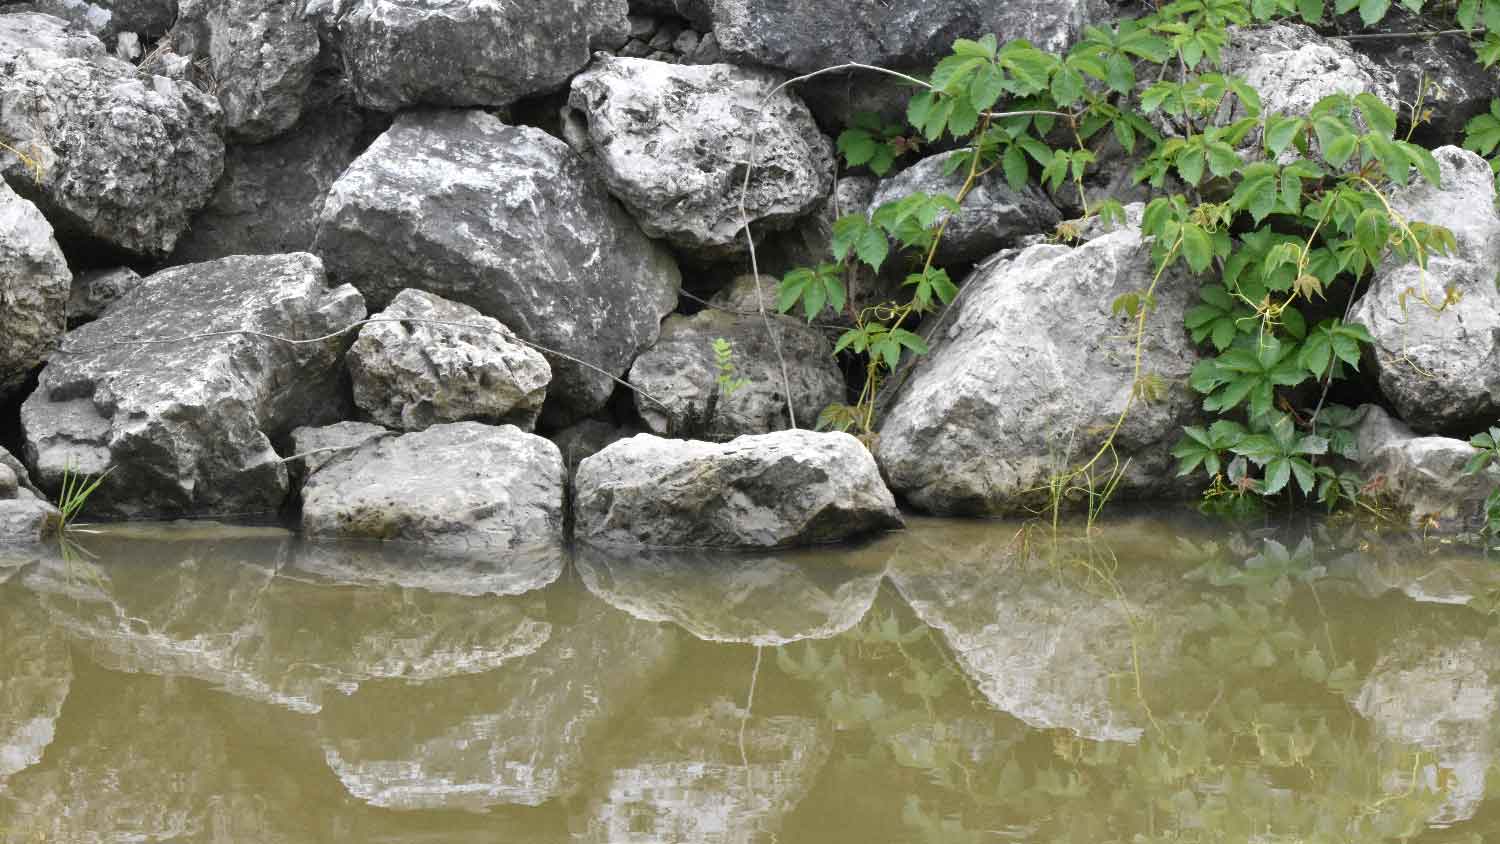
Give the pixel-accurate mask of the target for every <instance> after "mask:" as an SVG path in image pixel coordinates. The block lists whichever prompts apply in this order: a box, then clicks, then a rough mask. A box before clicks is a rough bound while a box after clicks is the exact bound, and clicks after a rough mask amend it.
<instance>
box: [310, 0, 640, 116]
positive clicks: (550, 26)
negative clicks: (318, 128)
mask: <svg viewBox="0 0 1500 844" xmlns="http://www.w3.org/2000/svg"><path fill="white" fill-rule="evenodd" d="M625 12H626V3H625V0H549V2H546V3H513V2H506V0H471V1H470V2H448V0H357V2H355V3H354V4H353V6H352V8H351V9H350V10H349V11H348V12H347V14H345V15H343V16H342V17H341V18H340V20H339V21H338V39H337V40H338V48H339V51H340V53H341V54H342V56H343V60H344V70H345V72H346V74H347V75H348V77H349V82H350V84H351V85H352V86H353V88H354V93H355V97H356V98H357V99H358V101H359V104H360V105H361V106H363V107H365V108H372V109H378V110H381V111H395V110H396V109H401V108H409V107H411V106H414V105H437V106H501V105H507V104H509V103H512V102H514V101H515V100H518V99H520V98H521V97H525V96H529V95H531V94H540V93H545V92H547V91H551V90H555V89H557V88H561V87H562V86H564V85H566V84H567V81H568V78H569V77H571V76H572V75H573V74H574V73H577V72H578V71H579V70H580V69H582V68H583V66H584V65H586V64H588V61H589V51H590V49H591V47H592V45H593V43H594V42H595V41H596V40H597V39H599V38H601V37H602V36H605V35H607V34H608V33H613V32H621V31H625V30H628V26H629V24H627V23H626V20H625Z"/></svg>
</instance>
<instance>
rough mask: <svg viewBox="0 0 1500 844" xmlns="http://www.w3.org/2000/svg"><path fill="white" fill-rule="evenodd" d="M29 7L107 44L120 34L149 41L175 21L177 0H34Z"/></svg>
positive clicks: (164, 32)
mask: <svg viewBox="0 0 1500 844" xmlns="http://www.w3.org/2000/svg"><path fill="white" fill-rule="evenodd" d="M31 5H32V6H34V7H35V8H36V10H37V11H39V12H45V13H46V14H49V15H53V16H56V17H59V18H62V19H63V20H66V21H68V22H69V23H72V24H74V25H76V26H78V27H79V28H82V29H84V30H86V31H88V32H89V33H91V34H93V35H97V36H98V37H100V38H102V39H105V40H106V41H108V40H110V39H112V38H114V36H116V35H118V34H120V33H122V32H134V33H136V34H138V35H140V36H141V37H142V38H144V39H146V40H148V41H152V40H155V39H156V38H158V37H160V36H162V35H165V34H166V32H167V30H168V29H169V28H170V27H171V26H172V21H174V20H176V19H177V0H94V2H89V0H36V2H34V3H32V4H31Z"/></svg>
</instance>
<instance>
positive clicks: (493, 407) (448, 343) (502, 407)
mask: <svg viewBox="0 0 1500 844" xmlns="http://www.w3.org/2000/svg"><path fill="white" fill-rule="evenodd" d="M372 318H373V319H383V320H406V319H411V320H425V321H426V322H418V321H413V322H372V323H370V324H368V325H366V326H364V327H363V328H361V329H360V330H359V337H358V339H356V340H355V341H354V345H353V346H350V347H349V355H348V362H349V374H350V376H351V377H352V380H353V382H354V404H355V405H356V406H358V407H359V409H360V410H361V411H363V412H364V413H365V414H366V415H368V416H369V417H370V419H372V420H374V421H375V422H379V423H380V424H382V425H384V426H386V427H388V428H395V429H398V430H403V431H420V430H422V429H423V428H427V427H429V426H432V425H436V424H439V423H442V422H464V421H471V420H472V421H476V422H487V423H490V424H493V425H503V424H513V425H516V426H518V427H520V428H521V429H522V430H526V431H529V430H531V429H532V427H533V426H534V425H535V424H536V417H537V415H538V414H539V413H541V412H542V401H543V400H544V399H546V397H547V384H548V383H550V382H551V381H552V367H550V366H548V365H547V359H546V358H544V357H542V354H541V353H540V352H537V351H535V350H533V349H531V348H530V347H529V346H526V345H523V344H522V343H520V342H519V341H518V340H516V336H515V335H514V334H512V333H511V331H510V329H508V328H506V327H505V326H504V325H501V324H500V322H499V321H498V320H493V319H490V318H489V317H486V316H482V315H480V313H479V312H478V311H476V310H474V309H473V308H471V307H469V306H468V305H460V304H458V303H456V302H449V301H448V300H446V299H443V298H441V297H438V296H434V295H432V294H431V293H423V292H422V291H420V290H403V291H401V292H400V293H398V294H397V295H396V298H395V299H394V300H392V302H391V304H390V307H387V308H386V309H385V310H384V311H381V312H380V313H378V314H375V315H374V317H372ZM464 326H470V327H464Z"/></svg>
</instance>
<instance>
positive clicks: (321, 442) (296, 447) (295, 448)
mask: <svg viewBox="0 0 1500 844" xmlns="http://www.w3.org/2000/svg"><path fill="white" fill-rule="evenodd" d="M385 436H393V434H392V433H391V432H390V431H389V430H388V429H386V428H384V427H383V426H380V425H374V424H371V423H369V422H335V423H334V424H332V425H320V426H316V427H314V426H311V425H304V426H303V427H301V428H297V429H295V430H293V431H292V454H293V455H306V456H305V457H303V458H301V459H300V460H296V461H292V462H291V464H290V466H291V471H292V473H293V476H294V480H293V484H292V485H293V486H294V487H299V488H300V486H301V480H300V479H301V478H305V477H306V476H307V475H310V474H312V473H313V472H316V471H318V468H319V467H321V466H322V465H323V464H324V463H327V462H328V461H330V460H332V459H333V458H335V457H337V456H339V455H340V454H342V453H344V452H345V451H353V450H354V449H355V448H356V447H358V446H361V445H364V444H365V443H366V442H369V441H370V440H372V439H375V438H376V437H385ZM288 456H289V457H290V456H291V455H288Z"/></svg>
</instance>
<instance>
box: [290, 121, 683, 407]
mask: <svg viewBox="0 0 1500 844" xmlns="http://www.w3.org/2000/svg"><path fill="white" fill-rule="evenodd" d="M314 251H315V252H317V253H318V254H319V255H322V256H323V258H324V260H326V261H327V262H328V266H329V271H330V272H331V273H332V274H333V275H334V276H335V277H337V278H339V279H340V280H343V281H349V282H352V283H353V284H354V285H355V286H356V287H358V288H359V289H360V290H361V291H362V292H363V293H364V294H365V295H366V296H367V297H368V298H369V300H370V302H371V305H372V307H384V306H385V305H386V304H388V303H389V302H390V300H391V299H392V298H393V297H394V296H395V295H396V293H398V292H399V291H401V290H402V289H404V288H408V287H410V288H416V289H419V290H426V291H428V292H430V293H436V294H437V295H439V296H442V297H444V298H446V299H450V300H452V301H455V302H461V303H463V304H466V305H470V306H472V307H475V308H478V309H479V311H480V313H482V314H484V315H485V316H490V317H494V318H495V319H498V320H500V321H501V322H502V323H504V324H505V325H506V326H507V327H509V328H510V329H511V330H513V331H515V332H516V334H518V335H519V336H521V337H523V338H525V339H526V340H529V341H531V342H534V343H538V344H540V345H542V346H545V347H547V348H549V349H554V350H556V351H559V352H562V353H564V354H567V355H571V356H573V357H575V358H579V359H581V360H583V361H586V362H587V363H589V364H591V365H592V366H593V367H599V368H601V369H603V370H605V372H607V373H609V374H604V373H601V372H598V371H596V370H595V369H593V368H590V367H588V366H583V365H580V364H578V363H575V362H573V361H569V360H566V359H564V358H561V357H555V358H551V359H550V360H549V362H550V363H551V364H552V372H553V385H552V387H551V389H550V390H549V392H548V399H549V400H548V408H549V411H550V412H552V413H555V414H556V416H557V417H558V419H559V424H565V423H566V422H568V421H571V420H572V419H576V418H578V417H580V416H584V415H587V414H589V413H592V412H593V411H595V410H598V409H599V408H601V407H603V406H604V404H605V402H607V401H608V400H609V396H610V395H611V394H612V393H613V392H614V389H615V382H614V381H613V380H612V379H611V378H610V375H616V376H618V375H621V374H623V373H624V372H625V370H626V369H627V368H628V367H629V366H630V362H631V361H632V360H634V359H635V356H636V354H637V353H638V352H639V351H640V350H641V349H644V348H647V347H649V346H650V345H651V343H652V342H654V341H655V340H656V336H657V332H658V331H659V330H660V322H661V318H662V317H664V316H666V315H667V314H668V313H670V312H671V310H672V308H673V307H674V306H675V304H676V300H677V288H678V286H679V285H680V284H681V275H680V274H679V272H678V270H677V265H676V263H675V262H674V261H673V259H672V257H671V255H670V254H669V253H668V252H667V251H666V250H665V249H664V248H662V247H660V246H658V245H657V244H655V243H653V242H651V241H650V240H648V239H647V238H646V237H645V235H643V234H642V233H641V231H640V229H639V228H638V227H637V226H636V225H635V223H634V222H633V221H631V219H630V218H629V216H628V215H627V214H626V213H625V211H624V210H623V209H621V208H619V207H618V206H616V205H615V204H614V203H613V202H612V201H611V200H610V198H609V196H608V194H607V193H606V192H605V190H604V186H603V185H602V184H600V183H599V181H598V180H597V179H596V178H595V177H594V176H593V175H592V174H591V173H590V172H589V171H588V167H587V165H585V164H584V162H583V161H582V160H581V159H579V158H578V157H577V156H576V155H574V154H573V153H572V152H571V151H570V150H569V149H568V148H567V146H566V145H564V144H563V143H562V142H561V141H558V140H556V139H555V138H552V137H550V136H548V135H546V134H544V133H543V132H541V131H540V130H537V129H531V128H527V127H511V126H506V125H505V124H503V123H501V122H500V121H499V120H496V119H495V118H493V117H491V116H489V115H487V114H483V113H480V112H415V113H409V114H403V115H401V116H400V117H399V118H397V120H396V124H395V125H394V126H393V127H392V128H391V129H390V130H389V131H388V132H386V133H385V134H384V135H382V136H381V137H380V139H379V140H377V141H376V142H375V143H374V144H373V145H372V146H371V147H370V148H369V149H368V150H366V151H365V153H364V154H363V155H361V156H360V157H359V159H358V160H357V161H355V163H354V164H353V165H351V166H350V168H349V169H348V171H346V172H345V173H344V175H343V176H341V177H340V178H339V180H338V181H337V182H336V183H334V186H333V188H332V190H330V191H329V195H328V201H327V203H326V205H325V206H324V208H323V213H322V218H321V222H320V224H319V226H318V236H317V240H316V244H315V247H314Z"/></svg>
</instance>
